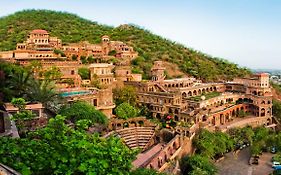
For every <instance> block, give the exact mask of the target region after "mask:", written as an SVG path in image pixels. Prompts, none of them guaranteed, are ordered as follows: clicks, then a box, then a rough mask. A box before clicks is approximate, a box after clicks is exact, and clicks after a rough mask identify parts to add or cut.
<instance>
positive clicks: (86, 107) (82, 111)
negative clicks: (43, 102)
mask: <svg viewBox="0 0 281 175" xmlns="http://www.w3.org/2000/svg"><path fill="white" fill-rule="evenodd" d="M59 114H61V115H63V116H66V117H67V119H70V120H71V121H73V122H77V121H78V120H82V119H88V120H90V121H91V122H92V123H101V124H106V123H107V122H108V121H107V117H106V116H105V115H104V114H103V113H102V112H100V111H98V110H96V109H95V107H94V106H92V105H90V104H89V103H87V102H83V101H76V102H74V103H72V104H67V105H65V106H63V107H62V109H61V110H60V111H59Z"/></svg>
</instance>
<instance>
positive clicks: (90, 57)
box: [87, 56, 95, 63]
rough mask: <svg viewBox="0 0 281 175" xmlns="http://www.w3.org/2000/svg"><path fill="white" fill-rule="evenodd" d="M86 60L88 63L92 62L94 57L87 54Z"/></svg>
mask: <svg viewBox="0 0 281 175" xmlns="http://www.w3.org/2000/svg"><path fill="white" fill-rule="evenodd" d="M87 61H88V63H94V62H95V59H94V58H93V56H89V57H88V59H87Z"/></svg>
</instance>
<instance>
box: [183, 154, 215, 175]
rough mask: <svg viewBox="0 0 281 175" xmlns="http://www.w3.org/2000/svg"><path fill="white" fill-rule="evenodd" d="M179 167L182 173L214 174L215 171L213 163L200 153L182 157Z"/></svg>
mask: <svg viewBox="0 0 281 175" xmlns="http://www.w3.org/2000/svg"><path fill="white" fill-rule="evenodd" d="M180 167H181V173H182V174H183V175H215V174H216V172H217V169H216V167H215V165H214V164H213V163H212V162H210V160H209V159H208V158H207V157H204V156H202V155H193V156H185V157H183V158H182V159H181V162H180Z"/></svg>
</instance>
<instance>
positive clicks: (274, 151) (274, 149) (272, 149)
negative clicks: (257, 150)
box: [270, 146, 277, 154]
mask: <svg viewBox="0 0 281 175" xmlns="http://www.w3.org/2000/svg"><path fill="white" fill-rule="evenodd" d="M270 152H271V153H272V154H275V153H276V152H277V151H276V148H275V147H274V146H273V147H272V148H271V150H270Z"/></svg>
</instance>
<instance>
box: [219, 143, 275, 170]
mask: <svg viewBox="0 0 281 175" xmlns="http://www.w3.org/2000/svg"><path fill="white" fill-rule="evenodd" d="M272 156H273V154H271V153H263V155H262V156H261V157H260V159H259V165H249V164H248V161H249V158H250V150H249V148H246V149H243V150H242V151H240V153H238V155H233V153H232V152H231V153H228V154H226V156H225V159H224V160H222V161H221V162H218V163H216V166H217V167H218V169H219V172H218V174H219V175H268V174H270V173H271V172H272V171H273V169H272V168H271V157H272Z"/></svg>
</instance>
